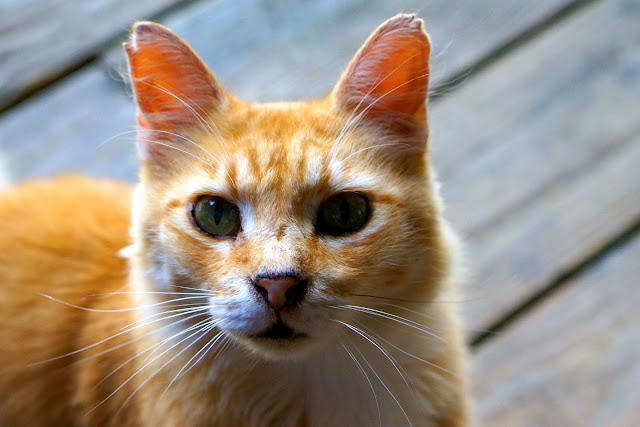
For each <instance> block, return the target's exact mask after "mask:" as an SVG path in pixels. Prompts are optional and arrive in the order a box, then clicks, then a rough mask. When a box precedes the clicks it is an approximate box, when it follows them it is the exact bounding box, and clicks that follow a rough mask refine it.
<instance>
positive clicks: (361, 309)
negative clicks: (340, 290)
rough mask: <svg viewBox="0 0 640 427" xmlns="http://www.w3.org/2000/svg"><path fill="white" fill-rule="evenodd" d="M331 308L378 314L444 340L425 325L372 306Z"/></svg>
mask: <svg viewBox="0 0 640 427" xmlns="http://www.w3.org/2000/svg"><path fill="white" fill-rule="evenodd" d="M331 307H332V308H337V309H339V310H342V309H347V310H353V311H358V312H361V313H366V314H371V315H374V316H379V317H382V318H384V319H389V320H393V321H395V322H398V323H400V324H402V325H405V326H408V327H410V328H413V329H416V330H418V331H421V332H424V333H425V334H427V335H429V336H432V337H433V338H435V339H437V340H440V341H442V342H446V341H445V340H444V339H443V338H441V337H439V336H438V335H436V334H434V333H433V332H431V331H429V330H427V329H426V327H425V326H424V325H422V324H420V323H418V322H414V321H413V320H409V319H406V318H404V317H401V316H396V315H395V314H391V313H387V312H386V311H381V310H376V309H373V308H369V307H361V306H356V305H341V306H331ZM436 332H438V331H436Z"/></svg>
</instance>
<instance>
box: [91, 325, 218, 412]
mask: <svg viewBox="0 0 640 427" xmlns="http://www.w3.org/2000/svg"><path fill="white" fill-rule="evenodd" d="M207 320H209V319H207ZM209 321H210V322H213V321H212V320H209ZM207 326H208V325H207ZM188 331H189V330H188V329H187V330H184V331H181V332H179V333H178V334H176V335H174V336H172V337H171V338H170V339H173V338H176V337H177V336H179V335H182V334H184V333H186V332H188ZM199 332H200V330H197V331H196V332H194V333H193V334H190V335H189V336H187V337H186V338H183V339H182V340H180V341H178V342H177V343H176V344H174V345H172V346H171V347H169V348H168V349H167V350H165V351H163V352H162V353H160V354H159V355H158V356H156V357H154V358H153V359H152V360H151V361H149V362H147V363H145V364H144V365H143V366H142V367H141V368H139V369H138V370H137V371H135V372H134V373H133V374H132V375H131V376H130V377H129V378H128V379H127V380H125V381H124V382H123V383H122V384H120V386H118V388H116V389H115V390H114V391H112V392H111V394H109V395H108V396H107V397H105V398H104V399H103V400H102V401H101V402H100V403H98V404H97V405H96V406H94V407H93V408H92V409H91V410H90V411H89V412H87V414H86V415H89V414H90V413H91V412H93V411H94V410H96V409H97V408H98V407H99V406H100V405H102V404H103V403H104V402H106V401H107V400H109V399H110V398H111V397H112V396H113V395H114V394H116V393H117V392H118V391H119V390H121V389H122V387H124V386H125V385H126V384H128V383H129V381H131V380H132V379H133V378H134V377H135V376H136V375H138V374H139V373H140V372H141V371H142V370H143V369H144V368H146V367H147V366H149V365H150V364H151V363H153V362H155V361H156V360H157V359H158V358H160V357H162V356H164V355H165V354H166V353H167V352H169V351H171V350H173V349H174V348H175V347H176V346H178V345H180V344H182V343H183V342H184V341H186V340H188V339H189V338H191V337H192V336H194V335H195V334H197V333H199ZM168 340H169V339H167V340H164V341H163V344H164V343H166V342H168ZM180 354H181V353H178V355H180ZM172 360H173V358H172V359H171V360H170V361H172ZM164 366H165V365H163V366H162V367H164ZM157 372H158V371H156V373H157ZM154 375H155V374H154ZM149 379H150V378H148V379H147V380H146V381H145V382H143V385H144V384H146V382H147V381H148V380H149ZM137 390H138V389H136V391H137ZM134 394H135V392H134ZM131 397H133V395H131V396H129V398H127V400H126V401H125V402H124V403H123V404H122V405H121V406H120V410H121V409H122V407H123V406H124V405H125V404H126V403H127V402H129V400H130V399H131ZM120 410H118V412H119V411H120Z"/></svg>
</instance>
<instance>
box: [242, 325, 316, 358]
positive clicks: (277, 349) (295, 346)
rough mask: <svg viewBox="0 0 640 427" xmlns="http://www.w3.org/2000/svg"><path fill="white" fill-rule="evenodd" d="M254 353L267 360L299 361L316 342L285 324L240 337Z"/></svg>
mask: <svg viewBox="0 0 640 427" xmlns="http://www.w3.org/2000/svg"><path fill="white" fill-rule="evenodd" d="M239 341H241V342H242V343H243V344H244V345H245V346H246V347H247V348H248V349H249V350H251V352H252V353H254V354H256V355H259V356H262V357H265V358H267V359H276V360H277V359H298V358H300V357H303V356H304V355H306V354H308V353H309V352H310V351H311V349H312V348H313V347H314V342H315V341H316V340H314V339H312V338H311V337H310V336H309V335H307V334H305V333H303V332H297V331H294V330H293V329H291V328H290V327H288V326H286V325H284V324H275V325H273V326H272V327H270V328H269V329H266V330H264V331H262V332H260V333H257V334H253V335H248V336H244V337H239Z"/></svg>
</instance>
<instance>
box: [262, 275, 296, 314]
mask: <svg viewBox="0 0 640 427" xmlns="http://www.w3.org/2000/svg"><path fill="white" fill-rule="evenodd" d="M254 285H255V287H256V290H257V291H258V293H259V294H260V295H262V297H263V298H264V299H265V300H266V301H267V302H268V303H269V305H270V306H271V308H273V309H274V310H280V309H282V308H284V307H285V306H292V305H295V304H297V303H299V302H300V301H302V298H304V295H305V293H306V291H307V281H306V280H302V279H300V278H299V277H297V276H295V275H284V274H283V275H277V276H269V277H258V278H257V280H256V281H255V282H254Z"/></svg>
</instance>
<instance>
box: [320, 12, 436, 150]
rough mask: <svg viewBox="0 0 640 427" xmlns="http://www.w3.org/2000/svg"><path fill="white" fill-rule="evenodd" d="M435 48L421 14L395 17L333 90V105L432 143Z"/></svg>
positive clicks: (418, 145)
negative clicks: (429, 132) (430, 108)
mask: <svg viewBox="0 0 640 427" xmlns="http://www.w3.org/2000/svg"><path fill="white" fill-rule="evenodd" d="M430 50H431V47H430V43H429V38H428V36H427V33H426V32H425V30H424V26H423V22H422V20H421V19H418V18H416V16H415V15H404V14H401V15H397V16H395V17H393V18H391V19H389V20H388V21H387V22H385V23H383V24H382V25H381V26H380V27H378V29H376V31H374V33H373V34H371V36H370V37H369V39H368V40H367V41H366V42H365V43H364V45H363V46H362V47H361V48H360V50H359V51H358V53H357V54H356V56H355V57H354V58H353V59H352V60H351V63H350V64H349V66H348V67H347V70H346V71H345V72H344V74H343V75H342V77H341V78H340V80H339V81H338V83H337V85H336V86H335V88H334V90H333V92H332V93H331V98H332V102H333V108H335V109H337V110H339V111H342V112H344V113H345V114H348V115H350V116H351V117H352V120H354V119H356V118H357V119H356V120H361V121H362V122H364V123H367V124H371V125H374V126H377V127H378V128H380V129H384V130H385V131H388V132H390V133H392V134H396V135H399V136H401V137H408V138H407V140H408V141H411V142H412V145H413V146H416V148H421V149H423V148H426V134H427V111H426V102H427V94H428V90H429V53H430ZM412 137H415V138H412Z"/></svg>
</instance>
